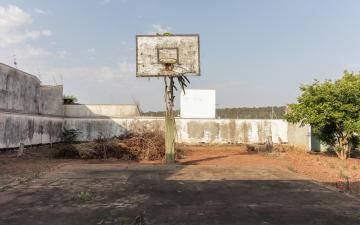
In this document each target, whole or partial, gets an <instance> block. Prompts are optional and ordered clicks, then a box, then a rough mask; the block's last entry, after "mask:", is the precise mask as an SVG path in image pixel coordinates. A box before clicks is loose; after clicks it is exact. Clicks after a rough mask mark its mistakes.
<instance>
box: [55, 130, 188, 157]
mask: <svg viewBox="0 0 360 225" xmlns="http://www.w3.org/2000/svg"><path fill="white" fill-rule="evenodd" d="M164 155H165V141H164V134H163V132H161V131H151V132H150V131H147V132H142V133H132V134H129V135H128V136H126V137H123V138H111V139H98V140H96V141H92V142H87V143H71V144H57V145H55V146H54V148H53V150H52V157H55V158H80V159H109V158H116V159H122V160H137V161H139V160H149V161H154V160H161V159H163V157H164ZM177 155H178V156H180V155H181V154H180V153H179V154H177Z"/></svg>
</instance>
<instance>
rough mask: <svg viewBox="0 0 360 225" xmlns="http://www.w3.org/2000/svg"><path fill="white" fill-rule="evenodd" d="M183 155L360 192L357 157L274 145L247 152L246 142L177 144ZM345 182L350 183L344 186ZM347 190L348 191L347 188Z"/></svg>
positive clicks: (189, 159)
mask: <svg viewBox="0 0 360 225" xmlns="http://www.w3.org/2000/svg"><path fill="white" fill-rule="evenodd" d="M179 148H181V149H182V150H183V151H184V152H185V153H186V154H185V158H183V159H181V160H179V162H180V163H182V164H198V165H272V166H275V167H280V168H286V169H288V170H290V171H292V172H296V173H299V174H301V175H304V176H305V177H308V178H310V179H311V180H314V181H317V182H321V183H325V184H329V185H331V186H334V187H337V188H338V189H339V190H341V191H350V192H352V193H354V194H356V195H360V159H354V158H351V159H348V160H346V161H342V160H340V159H339V158H337V157H336V156H335V155H329V154H325V153H313V152H307V151H305V150H302V149H296V148H291V147H289V146H284V145H282V146H275V147H274V148H275V149H277V150H276V151H274V152H273V153H264V152H256V151H249V150H248V148H247V146H246V145H229V146H226V145H225V146H224V145H223V146H218V145H214V146H206V145H203V146H186V145H185V146H179ZM347 181H348V182H349V186H347V185H346V183H347ZM348 189H350V190H348Z"/></svg>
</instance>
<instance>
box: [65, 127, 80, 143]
mask: <svg viewBox="0 0 360 225" xmlns="http://www.w3.org/2000/svg"><path fill="white" fill-rule="evenodd" d="M79 134H81V131H79V130H78V129H66V128H64V130H63V132H62V141H63V142H66V143H71V142H74V141H75V140H76V138H77V137H78V136H79Z"/></svg>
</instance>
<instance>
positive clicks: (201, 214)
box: [0, 163, 360, 225]
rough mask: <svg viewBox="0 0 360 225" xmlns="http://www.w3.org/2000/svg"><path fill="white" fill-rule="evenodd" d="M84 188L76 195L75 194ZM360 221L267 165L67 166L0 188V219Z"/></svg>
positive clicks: (341, 204) (266, 224) (70, 223)
mask: <svg viewBox="0 0 360 225" xmlns="http://www.w3.org/2000/svg"><path fill="white" fill-rule="evenodd" d="M81 192H83V194H81ZM138 215H142V217H143V218H144V219H145V221H146V224H152V225H159V224H206V225H209V224H259V225H260V224H261V225H270V224H278V225H280V224H281V225H290V224H294V225H295V224H296V225H298V224H302V225H311V224H317V225H318V224H322V225H332V224H339V225H347V224H352V225H356V224H360V201H359V200H358V199H355V198H353V197H349V196H347V195H345V194H343V193H339V192H336V191H334V190H331V189H328V188H327V187H325V186H322V185H318V184H315V183H313V182H310V181H307V180H306V179H303V178H302V177H299V176H298V175H297V174H295V173H292V172H289V171H285V170H282V169H278V168H274V167H270V166H265V165H263V166H251V167H249V166H237V167H235V166H231V167H230V166H215V165H214V166H200V165H189V166H184V165H172V166H166V165H141V164H135V163H134V164H76V165H75V164H66V165H64V166H63V167H61V168H60V169H58V170H56V171H54V172H51V173H48V174H46V175H44V176H41V177H40V178H38V179H36V180H34V181H32V182H31V183H28V184H22V185H19V186H17V187H14V188H12V189H10V190H7V191H5V192H1V193H0V224H7V225H11V224H22V225H25V224H29V225H30V224H31V225H37V224H46V225H75V224H77V225H83V224H84V225H85V224H86V225H88V224H99V225H101V224H132V223H131V221H133V220H134V218H136V217H137V216H138Z"/></svg>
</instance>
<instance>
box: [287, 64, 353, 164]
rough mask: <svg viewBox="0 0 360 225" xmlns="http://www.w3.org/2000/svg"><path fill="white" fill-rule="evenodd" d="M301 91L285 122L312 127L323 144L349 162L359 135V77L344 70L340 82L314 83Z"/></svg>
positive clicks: (303, 87) (302, 87) (290, 106)
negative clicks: (348, 159) (351, 149)
mask: <svg viewBox="0 0 360 225" xmlns="http://www.w3.org/2000/svg"><path fill="white" fill-rule="evenodd" d="M300 90H301V92H302V94H301V96H300V97H298V104H291V105H289V110H288V113H287V114H286V115H285V118H286V120H287V121H289V122H293V123H298V122H301V123H302V124H310V125H311V127H312V131H313V133H314V134H315V135H316V136H318V137H319V139H320V140H321V141H324V142H325V143H327V144H328V145H330V146H332V147H333V148H334V150H335V152H336V153H337V154H338V156H339V157H340V158H341V159H346V158H347V157H348V156H349V154H350V148H354V147H356V145H358V135H357V134H360V74H359V73H357V74H356V73H349V72H347V71H345V72H344V75H343V77H342V78H341V79H339V80H336V81H334V82H332V81H331V80H326V81H325V82H323V83H321V82H319V81H317V80H315V82H314V83H312V84H309V85H302V86H301V87H300Z"/></svg>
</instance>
